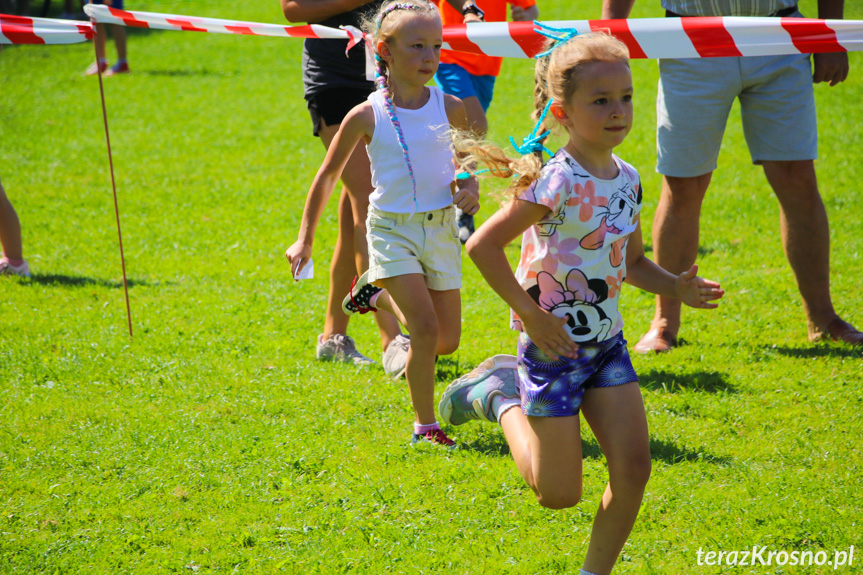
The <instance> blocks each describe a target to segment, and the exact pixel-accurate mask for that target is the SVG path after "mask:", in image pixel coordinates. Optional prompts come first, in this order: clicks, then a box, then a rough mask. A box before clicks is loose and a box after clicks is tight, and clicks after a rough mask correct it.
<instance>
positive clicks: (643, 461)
mask: <svg viewBox="0 0 863 575" xmlns="http://www.w3.org/2000/svg"><path fill="white" fill-rule="evenodd" d="M651 471H652V464H651V461H650V453H649V452H648V453H645V454H643V455H640V456H638V457H632V458H630V459H628V460H626V461H623V462H620V463H619V464H617V465H615V466H614V467H612V466H611V465H609V475H610V477H609V479H610V480H611V481H612V483H613V484H618V485H623V486H626V488H627V489H630V490H634V491H643V490H644V488H645V486H646V485H647V482H648V481H649V480H650V473H651Z"/></svg>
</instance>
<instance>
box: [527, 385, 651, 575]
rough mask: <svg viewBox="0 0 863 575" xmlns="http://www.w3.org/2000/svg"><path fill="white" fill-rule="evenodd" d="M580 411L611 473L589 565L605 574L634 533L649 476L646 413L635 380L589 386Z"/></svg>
mask: <svg viewBox="0 0 863 575" xmlns="http://www.w3.org/2000/svg"><path fill="white" fill-rule="evenodd" d="M581 410H582V413H584V417H585V419H586V420H587V422H588V424H589V425H590V428H591V429H592V430H593V433H594V435H595V436H596V439H597V441H598V442H599V445H600V447H601V448H602V451H603V453H605V458H606V460H607V461H608V478H609V480H608V486H607V487H606V489H605V493H604V494H603V496H602V502H601V503H600V505H599V510H598V511H597V512H596V518H595V519H594V521H593V531H592V532H591V535H590V545H589V546H588V550H587V556H586V557H585V561H584V568H585V569H586V570H588V571H590V572H592V573H598V574H599V575H605V574H607V573H611V570H612V568H613V567H614V564H615V562H616V561H617V557H618V555H620V551H621V549H623V544H624V543H626V540H627V538H628V537H629V533H630V531H631V530H632V526H633V524H634V523H635V518H636V517H637V516H638V510H639V508H640V507H641V499H642V497H643V495H644V488H645V486H646V485H647V480H648V479H649V477H650V445H649V437H648V432H647V418H646V416H645V414H644V403H643V401H642V398H641V391H640V389H639V387H638V384H637V383H634V382H633V383H627V384H625V385H621V386H617V387H605V388H593V389H589V390H587V392H585V394H584V403H582V406H581ZM510 411H512V410H510Z"/></svg>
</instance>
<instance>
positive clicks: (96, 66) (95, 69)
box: [84, 62, 108, 76]
mask: <svg viewBox="0 0 863 575" xmlns="http://www.w3.org/2000/svg"><path fill="white" fill-rule="evenodd" d="M100 68H101V70H100ZM106 70H108V62H100V63H96V62H93V63H92V64H90V67H89V68H87V71H85V72H84V75H85V76H95V75H96V74H98V73H99V72H102V73H103V74H104V73H105V71H106Z"/></svg>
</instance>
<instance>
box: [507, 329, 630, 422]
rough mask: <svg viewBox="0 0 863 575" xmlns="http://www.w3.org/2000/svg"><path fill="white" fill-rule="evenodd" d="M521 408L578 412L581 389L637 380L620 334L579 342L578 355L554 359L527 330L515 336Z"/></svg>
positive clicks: (549, 413)
mask: <svg viewBox="0 0 863 575" xmlns="http://www.w3.org/2000/svg"><path fill="white" fill-rule="evenodd" d="M518 377H519V381H520V384H521V385H520V388H521V409H522V411H523V412H524V414H525V415H530V416H535V417H567V416H570V415H577V414H578V411H579V409H580V408H581V401H582V399H584V392H585V390H588V389H590V388H592V387H615V386H618V385H623V384H625V383H629V382H631V381H636V382H637V381H638V376H636V375H635V369H634V368H633V367H632V362H631V361H630V359H629V352H628V351H627V350H626V340H625V339H623V333H618V334H617V335H616V336H614V337H612V338H609V339H607V340H605V341H601V342H599V343H584V344H579V349H578V357H577V358H576V359H570V358H568V357H562V358H560V359H557V360H553V359H551V358H549V357H548V356H547V355H545V354H544V353H543V352H542V351H541V350H540V349H539V348H538V347H537V346H536V344H534V343H533V342H532V341H531V340H530V338H529V337H528V336H527V334H526V333H521V334H520V335H519V338H518Z"/></svg>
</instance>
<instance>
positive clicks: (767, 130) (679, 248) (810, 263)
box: [602, 0, 863, 353]
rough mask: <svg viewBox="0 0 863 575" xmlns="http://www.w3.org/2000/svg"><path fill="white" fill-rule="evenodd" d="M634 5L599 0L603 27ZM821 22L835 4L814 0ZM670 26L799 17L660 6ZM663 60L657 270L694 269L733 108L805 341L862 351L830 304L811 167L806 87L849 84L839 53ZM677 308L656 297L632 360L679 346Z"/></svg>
mask: <svg viewBox="0 0 863 575" xmlns="http://www.w3.org/2000/svg"><path fill="white" fill-rule="evenodd" d="M634 3H635V0H603V11H602V17H603V18H626V17H627V16H628V15H629V12H630V10H631V8H632V5H633V4H634ZM818 4H819V13H818V17H819V18H829V19H841V18H842V14H843V2H842V0H821V1H820V2H819V3H818ZM662 7H663V8H665V10H666V15H667V16H669V17H686V16H777V17H802V15H801V14H800V12H799V11H798V10H797V6H796V2H795V0H766V1H765V0H662ZM813 61H814V73H813V70H812V67H811V64H810V61H809V56H808V55H796V56H761V57H746V58H703V59H680V60H672V59H668V60H660V63H659V72H660V80H659V95H658V98H657V114H656V115H657V154H658V162H657V168H656V170H657V171H658V172H659V173H660V174H662V175H663V179H662V193H661V195H660V199H659V205H658V206H657V208H656V214H655V216H654V221H653V250H654V254H655V257H656V263H657V264H659V265H660V266H662V267H664V268H665V269H667V270H669V271H670V272H672V273H680V272H682V271H684V270H686V269H689V267H690V266H691V265H692V264H693V263H695V258H696V256H697V255H698V231H699V217H700V214H701V204H702V201H703V200H704V195H705V194H706V192H707V188H708V186H709V185H710V178H711V176H712V174H713V170H715V169H716V159H717V157H718V155H719V147H720V145H721V143H722V135H723V132H724V130H725V124H726V122H727V119H728V113H729V111H730V109H731V105H732V103H733V102H734V100H735V98H737V99H739V100H740V107H741V111H742V118H743V130H744V135H745V137H746V143H747V145H748V146H749V152H750V155H751V157H752V161H753V162H754V163H755V164H759V165H761V166H763V167H764V174H765V176H767V181H768V182H769V183H770V186H771V187H772V188H773V192H774V193H775V194H776V197H777V198H778V199H779V205H780V212H781V230H782V245H783V247H784V249H785V255H786V257H787V258H788V261H789V263H790V264H791V269H792V271H793V273H794V277H795V279H796V280H797V286H798V288H799V290H800V295H801V296H802V298H803V308H804V311H805V313H806V321H807V327H808V330H809V339H810V340H813V341H815V340H819V339H836V340H840V341H844V342H846V343H850V344H852V345H863V333H861V332H859V331H858V330H856V329H855V328H854V327H853V326H852V325H850V324H849V323H847V322H845V321H843V320H842V319H841V318H839V316H838V315H837V314H836V311H835V310H834V309H833V303H832V301H831V298H830V263H829V262H830V235H829V231H828V223H827V212H826V210H825V209H824V204H823V202H822V201H821V195H820V194H819V192H818V183H817V180H816V177H815V165H814V160H815V158H816V157H817V155H818V154H817V143H818V142H817V125H816V117H815V102H814V94H813V88H812V83H813V81H814V82H829V84H830V85H831V86H835V85H836V84H838V83H840V82H842V81H844V80H845V78H846V77H847V75H848V56H847V54H846V53H844V52H843V53H835V54H815V55H814V56H813ZM679 330H680V301H679V300H676V299H671V298H666V297H657V300H656V311H655V315H654V319H653V322H652V323H651V326H650V330H649V331H648V332H647V333H646V334H645V335H644V336H643V337H642V338H641V340H640V341H639V342H638V343H637V344H636V345H635V347H634V351H636V352H639V353H650V352H662V351H669V350H670V349H672V348H673V347H675V346H676V345H677V334H678V331H679Z"/></svg>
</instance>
